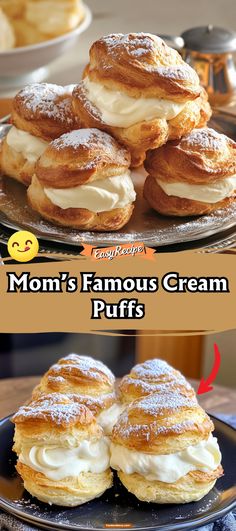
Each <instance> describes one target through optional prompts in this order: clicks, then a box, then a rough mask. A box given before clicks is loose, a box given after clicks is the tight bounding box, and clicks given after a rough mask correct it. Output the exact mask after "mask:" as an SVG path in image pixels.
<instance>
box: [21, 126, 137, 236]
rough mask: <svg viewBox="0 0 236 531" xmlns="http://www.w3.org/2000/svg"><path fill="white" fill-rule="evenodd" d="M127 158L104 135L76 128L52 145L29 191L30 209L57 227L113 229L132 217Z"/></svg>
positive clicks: (128, 160)
mask: <svg viewBox="0 0 236 531" xmlns="http://www.w3.org/2000/svg"><path fill="white" fill-rule="evenodd" d="M129 166H130V154H129V152H128V151H127V150H126V149H125V148H123V147H121V146H120V145H119V144H118V142H117V141H116V140H115V139H114V138H112V137H111V136H110V135H108V134H107V133H104V132H103V131H99V130H98V129H80V130H79V131H73V132H71V133H68V134H65V135H62V136H61V137H60V138H59V139H57V140H55V141H54V142H51V144H50V145H49V146H48V148H47V149H46V151H45V152H44V153H43V155H42V156H41V157H40V159H39V161H38V163H37V165H36V169H35V176H34V178H33V180H32V184H31V186H30V187H29V190H28V199H29V203H30V205H31V207H32V208H33V209H34V210H36V211H37V212H38V213H39V214H40V215H41V216H42V217H43V218H45V219H47V220H49V221H52V222H54V223H55V224H58V225H63V226H66V227H72V228H75V229H81V230H95V231H98V230H100V231H115V230H118V229H120V228H121V227H123V225H125V224H126V223H127V222H128V221H129V219H130V217H131V214H132V211H133V202H134V201H135V197H136V194H135V191H134V187H133V183H132V180H131V177H130V170H129Z"/></svg>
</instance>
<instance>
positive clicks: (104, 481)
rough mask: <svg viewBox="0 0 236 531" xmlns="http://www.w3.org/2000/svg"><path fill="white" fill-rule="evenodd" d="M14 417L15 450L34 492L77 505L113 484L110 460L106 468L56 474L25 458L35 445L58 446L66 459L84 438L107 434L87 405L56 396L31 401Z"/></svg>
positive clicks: (26, 483) (92, 439)
mask: <svg viewBox="0 0 236 531" xmlns="http://www.w3.org/2000/svg"><path fill="white" fill-rule="evenodd" d="M12 421H13V423H14V424H15V435H14V447H13V450H14V451H15V452H16V453H17V456H18V461H17V465H16V469H17V471H18V473H19V474H20V476H21V477H22V479H23V482H24V487H25V488H26V490H27V491H28V492H29V493H30V494H31V495H32V496H35V497H36V498H38V499H39V500H40V501H43V502H46V503H50V504H52V503H53V504H56V505H61V506H68V507H74V506H78V505H81V504H83V503H85V502H87V501H90V500H92V499H94V498H96V497H99V496H101V495H102V494H103V493H104V492H105V491H106V490H107V489H108V488H110V487H111V486H112V472H111V470H110V468H109V464H108V466H107V468H106V469H105V470H103V471H102V472H96V473H95V472H91V471H88V472H85V471H82V472H80V473H79V474H77V475H71V476H70V475H66V476H65V477H64V476H63V477H61V478H58V477H55V478H52V477H50V475H47V466H46V467H45V473H43V472H42V471H41V470H37V469H36V468H35V465H33V466H30V465H29V463H28V462H25V460H24V458H22V455H23V456H24V455H25V453H26V454H27V453H28V454H29V451H32V450H33V449H34V448H36V449H38V450H39V452H40V451H41V452H43V451H44V448H47V449H48V450H50V448H51V449H52V451H53V449H54V448H57V449H58V450H60V452H61V456H62V457H61V459H62V461H63V453H65V452H68V451H69V452H70V451H72V449H73V448H79V444H80V443H81V444H82V443H83V441H88V443H92V444H93V443H96V442H98V443H99V442H100V441H101V440H102V438H103V431H102V428H101V427H100V426H98V424H97V422H96V420H95V417H94V416H93V414H92V413H91V412H90V411H89V409H88V408H87V407H86V406H85V405H82V404H78V403H71V402H68V401H66V399H64V400H61V401H60V403H59V401H56V400H55V401H48V402H47V401H46V402H45V401H44V402H42V403H40V402H37V401H36V402H31V403H30V404H29V405H28V406H24V407H22V408H20V410H19V411H18V412H17V413H16V414H15V415H14V417H13V419H12ZM30 449H32V450H30ZM29 455H30V454H29ZM57 461H58V459H57ZM55 468H56V467H54V469H55Z"/></svg>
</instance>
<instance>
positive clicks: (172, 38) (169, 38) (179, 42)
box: [158, 35, 184, 50]
mask: <svg viewBox="0 0 236 531" xmlns="http://www.w3.org/2000/svg"><path fill="white" fill-rule="evenodd" d="M158 37H160V38H161V39H163V41H165V42H166V43H167V44H168V45H169V46H172V48H175V50H182V49H183V48H184V39H182V37H178V36H177V35H158Z"/></svg>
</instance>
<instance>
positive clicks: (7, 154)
mask: <svg viewBox="0 0 236 531" xmlns="http://www.w3.org/2000/svg"><path fill="white" fill-rule="evenodd" d="M0 170H1V173H2V174H3V175H7V176H8V177H12V178H13V179H16V180H17V181H19V182H20V183H22V184H25V185H26V186H29V184H30V183H31V180H32V176H33V175H34V171H35V163H32V162H29V161H28V160H27V159H25V158H24V157H23V156H22V154H21V153H18V152H17V151H15V150H14V149H13V148H11V147H10V146H9V145H8V143H7V141H6V140H5V139H4V140H3V142H2V144H1V148H0Z"/></svg>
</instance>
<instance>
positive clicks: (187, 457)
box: [110, 435, 221, 483]
mask: <svg viewBox="0 0 236 531" xmlns="http://www.w3.org/2000/svg"><path fill="white" fill-rule="evenodd" d="M220 462H221V453H220V449H219V446H218V442H217V439H216V437H213V436H212V435H210V437H209V439H208V440H207V441H201V442H200V443H199V444H197V445H196V446H189V447H188V448H186V449H185V450H182V451H181V452H178V453H176V454H167V455H153V454H146V453H143V452H137V451H135V450H129V448H125V447H124V446H121V445H118V444H114V443H112V444H111V461H110V463H111V467H112V468H114V469H115V470H121V471H122V472H124V473H125V474H134V473H138V474H140V475H142V476H144V477H145V478H146V479H147V480H150V481H155V480H157V481H163V483H175V482H176V481H178V479H180V478H181V477H183V476H185V475H186V474H188V473H189V472H191V471H194V470H200V471H202V472H209V471H212V470H216V468H217V467H218V466H219V464H220Z"/></svg>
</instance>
